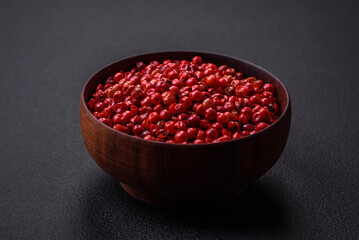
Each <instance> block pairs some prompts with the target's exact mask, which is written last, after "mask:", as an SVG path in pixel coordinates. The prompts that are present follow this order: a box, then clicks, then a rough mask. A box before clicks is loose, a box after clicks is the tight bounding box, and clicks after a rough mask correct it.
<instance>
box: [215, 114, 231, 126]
mask: <svg viewBox="0 0 359 240" xmlns="http://www.w3.org/2000/svg"><path fill="white" fill-rule="evenodd" d="M217 121H218V122H219V123H222V124H227V123H228V122H229V117H228V115H226V114H224V113H218V114H217Z"/></svg>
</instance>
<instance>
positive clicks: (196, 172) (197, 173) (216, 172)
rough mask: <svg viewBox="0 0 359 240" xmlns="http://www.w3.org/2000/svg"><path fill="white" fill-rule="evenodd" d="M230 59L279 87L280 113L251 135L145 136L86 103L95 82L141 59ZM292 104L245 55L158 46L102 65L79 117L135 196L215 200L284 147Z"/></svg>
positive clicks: (108, 167)
mask: <svg viewBox="0 0 359 240" xmlns="http://www.w3.org/2000/svg"><path fill="white" fill-rule="evenodd" d="M195 55H200V56H202V58H203V60H204V61H205V62H213V63H215V64H217V65H222V64H226V65H228V66H231V67H234V68H235V69H236V70H239V71H241V72H243V73H244V74H245V75H248V76H255V77H257V78H259V79H262V80H263V81H264V82H268V83H271V84H273V85H274V86H275V87H276V91H277V98H278V101H279V105H280V108H281V113H280V117H279V119H278V120H277V121H276V122H275V123H274V124H272V125H271V126H269V127H268V128H266V129H265V130H263V131H261V132H259V133H256V134H254V135H252V136H248V137H244V138H241V139H237V140H232V141H227V142H222V143H212V144H199V145H194V144H187V145H181V144H168V143H161V142H154V141H147V140H143V139H140V138H136V137H133V136H130V135H127V134H124V133H121V132H118V131H116V130H114V129H112V128H110V127H108V126H106V125H104V124H102V123H100V122H99V121H98V120H97V119H96V118H95V117H94V116H92V114H91V112H90V111H89V110H88V108H87V106H86V102H88V100H89V99H90V96H91V94H92V93H93V92H94V91H95V88H96V86H97V85H98V84H99V83H100V82H103V81H104V80H105V79H106V78H107V77H108V76H110V75H113V74H114V73H116V72H117V71H120V70H125V71H126V70H129V69H130V68H132V67H133V66H135V64H136V62H137V61H143V62H145V63H149V62H150V61H152V60H158V61H162V60H164V59H187V60H190V59H191V58H192V57H193V56H195ZM290 119H291V105H290V98H289V95H288V92H287V90H286V89H285V87H284V86H283V84H282V83H281V82H280V81H279V80H278V79H277V78H276V77H275V76H273V75H272V74H270V73H269V72H267V71H266V70H264V69H262V68H260V67H258V66H256V65H254V64H251V63H248V62H246V61H243V60H240V59H236V58H231V57H227V56H223V55H218V54H212V53H203V52H185V51H182V52H159V53H150V54H144V55H140V56H135V57H130V58H127V59H124V60H121V61H118V62H115V63H113V64H110V65H108V66H107V67H105V68H103V69H101V70H100V71H99V72H97V73H96V74H95V75H93V76H92V77H91V78H90V79H89V80H88V82H87V83H86V85H85V86H84V88H83V91H82V94H81V99H80V123H81V130H82V135H83V139H84V142H85V145H86V147H87V149H88V151H89V153H90V155H91V156H92V158H93V159H94V160H95V162H96V163H97V164H98V165H99V166H100V167H101V168H102V169H103V170H104V171H106V172H107V173H109V174H110V175H111V176H113V177H114V178H116V179H118V180H119V181H120V182H121V184H122V186H123V187H124V189H125V190H126V191H127V192H128V193H129V194H131V195H132V196H134V197H136V198H138V199H140V200H142V201H144V202H147V203H150V204H154V205H162V206H178V205H186V204H191V205H213V204H218V203H223V202H226V201H228V200H231V199H232V198H233V197H235V196H236V195H238V194H239V193H240V192H242V191H243V189H244V188H245V186H246V185H247V184H248V183H250V182H251V181H254V180H255V179H258V178H259V177H261V176H262V175H263V174H265V173H266V172H267V171H268V170H269V169H270V168H271V167H272V166H273V165H274V164H275V162H276V161H277V160H278V158H279V157H280V155H281V154H282V152H283V149H284V147H285V144H286V141H287V138H288V134H289V128H290Z"/></svg>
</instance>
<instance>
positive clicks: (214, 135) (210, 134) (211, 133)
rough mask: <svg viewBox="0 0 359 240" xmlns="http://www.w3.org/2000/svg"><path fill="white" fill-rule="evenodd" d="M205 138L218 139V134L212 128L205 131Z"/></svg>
mask: <svg viewBox="0 0 359 240" xmlns="http://www.w3.org/2000/svg"><path fill="white" fill-rule="evenodd" d="M206 135H207V137H210V138H211V139H216V138H217V137H218V132H217V130H216V129H214V128H208V129H207V130H206Z"/></svg>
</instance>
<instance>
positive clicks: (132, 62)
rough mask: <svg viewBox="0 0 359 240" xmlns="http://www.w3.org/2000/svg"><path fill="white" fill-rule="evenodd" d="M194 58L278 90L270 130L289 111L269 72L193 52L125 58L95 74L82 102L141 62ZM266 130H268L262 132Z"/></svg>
mask: <svg viewBox="0 0 359 240" xmlns="http://www.w3.org/2000/svg"><path fill="white" fill-rule="evenodd" d="M194 56H201V57H202V59H203V62H211V63H214V64H216V65H228V66H230V67H233V68H234V69H236V71H240V72H242V73H243V74H244V75H245V77H249V76H254V77H256V78H257V79H261V80H262V81H263V82H264V83H270V84H272V85H273V86H274V87H275V88H276V97H277V99H278V104H279V106H280V114H279V119H278V120H277V121H276V122H275V123H273V124H272V125H270V126H269V127H268V128H270V127H271V126H273V125H274V124H276V123H277V122H278V121H280V119H281V117H282V115H283V114H284V113H285V112H286V111H287V109H288V106H289V104H290V100H289V94H288V91H287V90H286V88H285V86H284V85H283V84H282V82H281V81H280V80H279V79H277V78H276V77H275V76H274V75H273V74H271V73H270V72H268V71H267V70H265V69H263V68H261V67H259V66H257V65H255V64H252V63H249V62H247V61H245V60H242V59H238V58H233V57H229V56H225V55H220V54H215V53H207V52H193V51H171V52H155V53H147V54H143V55H138V56H133V57H129V58H125V59H122V60H120V61H117V62H114V63H112V64H109V65H108V66H106V67H104V68H102V69H101V70H100V71H98V72H97V73H95V74H94V75H93V76H92V77H91V78H90V79H89V80H88V81H87V83H86V84H85V86H84V89H83V91H82V99H81V101H83V103H84V104H85V105H86V106H87V104H86V103H87V102H88V101H89V100H90V98H91V95H92V94H93V93H94V92H95V89H96V87H97V85H98V84H99V83H103V82H104V81H105V80H106V79H107V78H108V77H109V76H113V75H114V74H115V73H117V72H119V71H121V70H123V71H124V72H126V71H129V70H130V69H131V68H133V67H135V66H136V63H137V62H139V61H142V62H144V63H145V64H148V63H150V62H151V61H154V60H156V61H159V62H162V61H163V60H166V59H171V60H182V59H185V60H188V61H190V60H191V59H192V58H193V57H194ZM86 110H87V111H89V109H88V108H86ZM91 115H92V114H91ZM99 123H100V122H99ZM265 130H266V129H264V130H262V131H265ZM262 131H261V132H262ZM259 133H260V132H259ZM256 134H258V133H256ZM244 138H246V137H244ZM242 139H243V138H242Z"/></svg>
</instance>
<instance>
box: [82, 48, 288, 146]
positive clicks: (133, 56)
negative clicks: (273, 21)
mask: <svg viewBox="0 0 359 240" xmlns="http://www.w3.org/2000/svg"><path fill="white" fill-rule="evenodd" d="M159 53H160V54H169V55H170V54H174V53H189V54H195V55H199V56H201V54H206V55H208V54H209V55H212V56H213V57H221V58H223V57H224V58H229V59H234V60H236V61H240V62H243V63H245V64H248V65H251V66H253V67H255V68H257V69H258V70H260V71H262V72H265V73H266V74H267V75H269V76H270V77H272V78H273V79H275V80H276V81H277V82H278V83H279V84H280V85H281V86H282V87H283V89H284V92H285V97H286V98H287V99H288V101H287V103H286V105H285V107H284V110H283V112H282V114H281V115H280V116H279V117H278V119H277V120H276V121H275V122H274V123H273V124H271V125H269V126H268V127H266V128H265V129H262V130H260V131H259V132H257V133H254V134H252V135H248V136H244V137H241V138H238V139H231V140H227V141H223V142H216V143H213V142H212V143H202V144H193V143H187V144H183V143H167V142H160V141H152V140H147V139H143V138H140V137H135V136H133V135H130V134H127V133H123V132H120V131H117V130H115V129H113V128H112V127H110V126H107V125H106V124H104V123H102V122H100V121H99V120H98V119H97V118H96V117H95V116H94V115H93V114H92V113H91V111H90V110H89V108H88V106H87V103H86V102H85V89H86V87H87V85H88V83H89V82H90V81H91V80H92V78H93V77H95V76H96V75H97V74H98V73H99V72H101V71H102V70H104V69H106V68H108V67H110V66H112V65H114V64H116V63H118V62H120V61H125V60H128V59H131V58H139V57H144V56H149V55H153V54H159ZM80 104H82V105H83V106H84V110H85V111H86V113H87V114H88V115H90V116H91V117H92V118H93V119H94V120H95V121H96V123H97V124H100V125H102V126H104V127H105V128H107V129H108V130H110V131H112V132H113V133H115V134H119V135H121V136H124V137H129V138H130V139H132V140H134V141H138V142H139V143H142V142H145V143H146V144H150V145H151V144H152V145H158V144H159V145H164V146H177V147H178V146H183V147H188V146H190V147H198V148H201V147H206V146H214V145H216V146H218V145H221V144H233V143H235V142H243V141H246V140H248V139H251V138H252V139H253V138H255V137H257V136H260V135H262V134H265V133H266V132H268V131H269V130H270V129H271V128H273V127H274V126H276V125H278V124H279V122H281V121H282V120H283V118H284V116H285V115H287V114H288V111H289V109H290V106H291V101H290V96H289V92H288V90H287V88H286V87H285V85H284V84H283V83H282V82H281V81H280V80H279V79H278V78H277V77H276V76H275V75H273V74H272V73H271V72H269V71H268V70H266V69H265V68H263V67H260V66H258V65H256V64H254V63H251V62H249V61H247V60H243V59H241V58H238V57H232V56H228V55H225V54H218V53H213V52H203V51H189V50H177V51H158V52H149V53H144V54H138V55H132V56H128V57H125V58H122V59H120V60H117V61H114V62H111V63H110V64H107V65H106V66H104V67H102V68H101V69H99V70H98V71H96V72H95V73H94V74H93V75H92V76H91V77H90V78H89V79H88V80H87V81H86V83H85V84H84V86H83V88H82V91H81V99H80Z"/></svg>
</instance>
